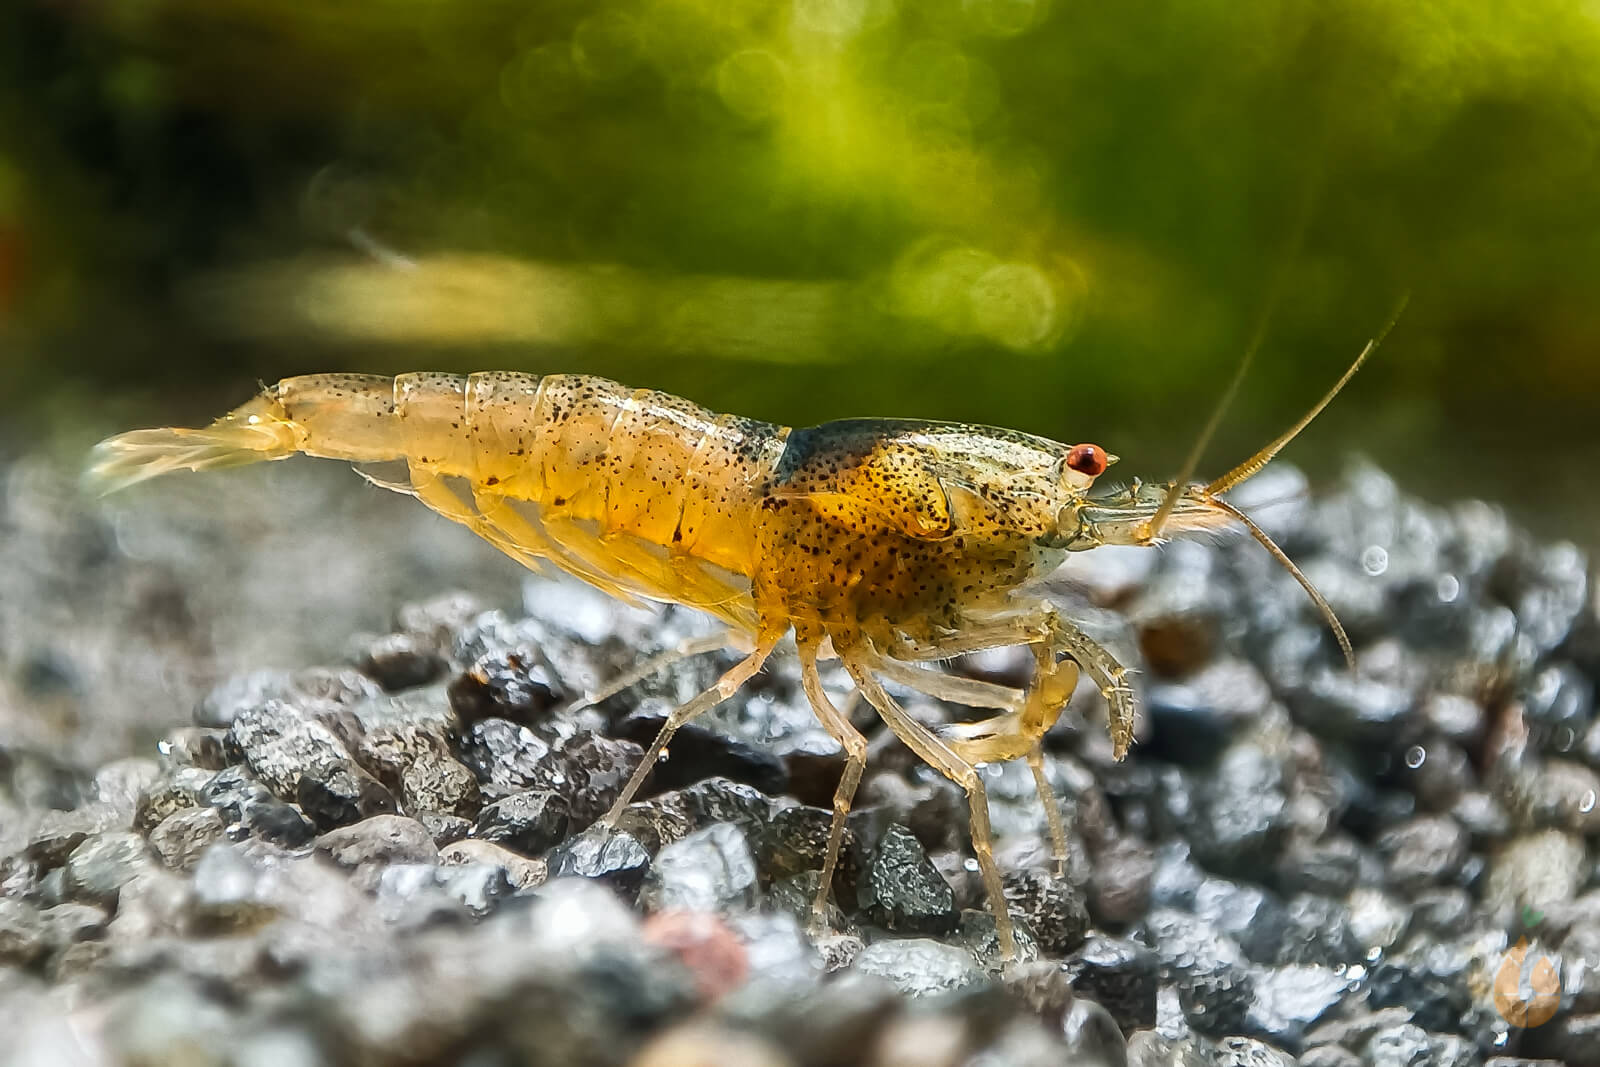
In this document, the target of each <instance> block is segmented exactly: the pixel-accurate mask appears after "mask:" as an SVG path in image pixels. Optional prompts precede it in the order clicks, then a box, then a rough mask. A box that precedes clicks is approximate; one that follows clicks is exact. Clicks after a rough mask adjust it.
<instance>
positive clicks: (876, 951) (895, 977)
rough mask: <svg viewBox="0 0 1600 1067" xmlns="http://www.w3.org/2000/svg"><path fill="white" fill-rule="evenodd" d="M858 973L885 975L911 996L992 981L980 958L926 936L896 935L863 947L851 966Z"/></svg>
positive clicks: (884, 977) (894, 984)
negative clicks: (897, 936)
mask: <svg viewBox="0 0 1600 1067" xmlns="http://www.w3.org/2000/svg"><path fill="white" fill-rule="evenodd" d="M850 969H851V971H852V972H854V973H856V974H864V975H871V976H873V977H875V978H881V979H883V980H885V981H887V982H889V983H890V984H891V985H893V986H894V988H895V989H897V990H899V991H900V992H901V993H903V994H905V995H906V996H909V997H925V996H931V995H933V994H936V993H952V992H956V991H959V990H968V989H973V988H976V987H981V986H985V985H987V984H988V979H987V977H986V976H985V975H984V973H983V970H982V969H981V968H980V967H979V966H978V963H977V961H976V960H974V959H973V958H972V956H971V955H970V954H969V953H967V952H965V951H964V950H962V949H959V948H956V947H955V946H953V945H946V944H942V943H940V942H938V941H934V940H931V939H929V938H924V937H912V938H893V939H889V940H884V941H878V942H876V943H874V944H871V945H868V946H867V947H866V948H864V949H862V950H861V952H860V954H859V955H857V956H856V958H855V962H854V963H852V964H851V965H850Z"/></svg>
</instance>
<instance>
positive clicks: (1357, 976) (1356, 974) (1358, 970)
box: [1345, 963, 1367, 982]
mask: <svg viewBox="0 0 1600 1067" xmlns="http://www.w3.org/2000/svg"><path fill="white" fill-rule="evenodd" d="M1366 976H1367V969H1366V968H1365V967H1363V966H1361V964H1359V963H1356V964H1352V965H1351V967H1350V969H1349V970H1348V971H1346V972H1345V977H1346V978H1349V979H1350V980H1351V981H1352V982H1359V981H1361V979H1363V978H1365V977H1366Z"/></svg>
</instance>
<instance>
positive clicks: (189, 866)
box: [150, 808, 227, 871]
mask: <svg viewBox="0 0 1600 1067" xmlns="http://www.w3.org/2000/svg"><path fill="white" fill-rule="evenodd" d="M226 829H227V827H226V826H225V825H224V824H223V822H222V816H221V815H219V814H218V813H217V810H216V809H215V808H184V809H183V810H182V811H175V812H173V813H172V814H171V815H169V816H167V817H166V818H165V819H163V820H161V823H160V825H158V826H156V827H154V828H153V829H152V830H151V831H150V847H151V848H153V849H155V850H156V854H157V855H158V856H160V857H161V862H162V863H165V864H166V865H167V866H168V867H170V868H172V869H173V870H177V871H190V870H193V869H194V865H195V864H196V863H197V862H199V860H200V854H201V853H202V852H204V851H205V850H206V849H207V848H209V847H210V846H211V844H212V842H214V841H218V840H221V838H222V835H223V832H224V831H225V830H226Z"/></svg>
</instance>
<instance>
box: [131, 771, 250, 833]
mask: <svg viewBox="0 0 1600 1067" xmlns="http://www.w3.org/2000/svg"><path fill="white" fill-rule="evenodd" d="M271 799H272V793H271V792H270V791H269V790H268V789H267V787H266V786H264V785H262V784H261V783H260V782H258V781H256V780H255V778H254V777H253V776H252V775H251V773H250V769H249V768H248V767H243V766H236V767H224V768H223V769H222V770H220V771H218V772H217V773H216V774H214V775H212V776H211V780H210V781H208V782H207V783H206V784H205V785H204V786H202V787H201V788H200V796H199V800H200V803H202V804H204V805H206V806H207V807H211V808H216V809H217V810H218V811H220V812H222V815H223V818H225V819H228V820H230V821H232V822H238V821H239V820H240V819H242V818H243V817H244V809H245V808H247V807H249V806H250V805H252V804H255V803H259V802H261V801H265V800H271ZM188 806H189V805H188V804H187V803H184V804H175V805H173V806H172V808H171V810H170V811H167V812H166V813H165V814H163V815H162V816H161V818H163V819H164V818H166V817H167V815H171V814H172V812H173V811H178V810H180V809H181V808H186V807H188ZM157 821H158V822H159V821H160V820H157Z"/></svg>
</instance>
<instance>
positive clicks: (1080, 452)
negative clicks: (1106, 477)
mask: <svg viewBox="0 0 1600 1067" xmlns="http://www.w3.org/2000/svg"><path fill="white" fill-rule="evenodd" d="M1109 462H1110V461H1109V460H1108V459H1107V458H1106V450H1105V449H1103V448H1101V447H1100V446H1099V445H1073V446H1072V451H1070V452H1068V453H1067V466H1069V467H1071V468H1072V469H1073V470H1075V471H1077V472H1078V473H1079V474H1087V475H1088V476H1089V477H1091V478H1098V477H1100V475H1102V474H1104V473H1105V472H1106V465H1107V464H1108V463H1109Z"/></svg>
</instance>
